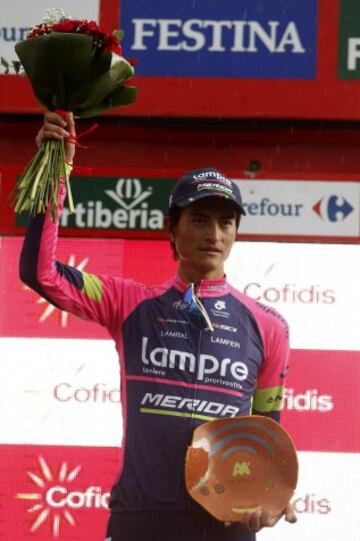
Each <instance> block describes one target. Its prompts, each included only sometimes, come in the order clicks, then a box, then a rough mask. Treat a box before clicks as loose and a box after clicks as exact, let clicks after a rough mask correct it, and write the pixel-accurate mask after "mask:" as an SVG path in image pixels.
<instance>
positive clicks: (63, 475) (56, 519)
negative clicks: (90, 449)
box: [16, 456, 81, 537]
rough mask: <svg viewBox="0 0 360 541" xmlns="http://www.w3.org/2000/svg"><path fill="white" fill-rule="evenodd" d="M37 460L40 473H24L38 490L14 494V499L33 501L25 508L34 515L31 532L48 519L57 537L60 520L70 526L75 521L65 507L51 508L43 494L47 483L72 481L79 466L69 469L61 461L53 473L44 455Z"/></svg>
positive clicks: (47, 486)
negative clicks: (56, 471)
mask: <svg viewBox="0 0 360 541" xmlns="http://www.w3.org/2000/svg"><path fill="white" fill-rule="evenodd" d="M38 462H39V466H40V471H41V474H40V475H39V474H37V473H34V472H32V471H27V472H26V473H27V475H28V477H29V478H30V479H31V481H32V482H33V483H34V485H35V486H36V487H37V488H39V489H41V490H40V491H38V492H25V493H23V492H21V493H18V494H16V499H18V500H25V501H29V502H34V503H33V504H31V507H29V508H28V510H27V512H28V513H30V514H34V515H36V516H35V517H34V519H33V521H32V524H31V527H30V532H31V533H33V532H36V530H38V529H39V528H40V526H41V525H42V524H44V523H45V522H46V521H49V523H50V527H51V531H52V535H53V537H59V535H60V527H61V521H62V520H65V521H66V522H67V523H68V524H70V525H71V526H75V525H76V522H75V519H74V517H73V516H72V514H71V513H70V511H67V510H66V509H62V510H61V511H60V510H58V509H56V510H54V509H52V508H51V507H50V506H49V504H48V503H47V502H46V498H45V495H46V492H47V490H48V489H49V488H50V487H49V485H51V484H54V483H64V482H71V481H73V480H74V479H75V478H76V477H77V476H78V474H79V473H80V470H81V466H76V467H75V468H73V469H72V470H71V471H69V466H68V464H67V462H63V463H62V464H61V466H60V469H59V472H58V474H57V475H55V473H54V472H52V471H51V469H50V467H49V466H48V464H47V462H46V460H45V459H44V457H42V456H39V457H38Z"/></svg>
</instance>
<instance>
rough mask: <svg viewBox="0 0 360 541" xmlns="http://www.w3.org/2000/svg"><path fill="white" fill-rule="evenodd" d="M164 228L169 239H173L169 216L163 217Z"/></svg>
mask: <svg viewBox="0 0 360 541" xmlns="http://www.w3.org/2000/svg"><path fill="white" fill-rule="evenodd" d="M164 229H166V231H167V232H168V234H169V239H170V240H171V241H174V230H173V228H172V227H171V222H170V218H169V216H165V218H164Z"/></svg>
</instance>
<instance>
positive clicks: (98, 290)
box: [82, 272, 102, 302]
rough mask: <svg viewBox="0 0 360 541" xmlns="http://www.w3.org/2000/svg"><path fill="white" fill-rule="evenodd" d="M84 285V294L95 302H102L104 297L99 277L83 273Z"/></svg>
mask: <svg viewBox="0 0 360 541" xmlns="http://www.w3.org/2000/svg"><path fill="white" fill-rule="evenodd" d="M82 276H83V280H84V285H83V288H82V291H83V293H85V295H87V296H88V297H90V299H93V300H94V301H98V302H100V301H101V297H102V285H101V282H100V280H99V278H98V277H97V276H94V275H93V274H88V273H87V272H82Z"/></svg>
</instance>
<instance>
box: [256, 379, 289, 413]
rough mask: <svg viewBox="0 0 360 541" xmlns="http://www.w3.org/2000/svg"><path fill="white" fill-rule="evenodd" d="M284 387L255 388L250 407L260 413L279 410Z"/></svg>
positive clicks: (281, 404)
mask: <svg viewBox="0 0 360 541" xmlns="http://www.w3.org/2000/svg"><path fill="white" fill-rule="evenodd" d="M283 401H284V387H283V386H282V385H278V386H276V387H268V388H267V389H257V390H256V391H255V394H254V400H253V403H252V408H253V409H254V410H256V411H259V412H261V413H268V412H270V411H280V410H281V409H282V408H283Z"/></svg>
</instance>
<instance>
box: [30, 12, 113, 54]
mask: <svg viewBox="0 0 360 541" xmlns="http://www.w3.org/2000/svg"><path fill="white" fill-rule="evenodd" d="M51 32H64V33H78V34H87V35H88V36H93V40H94V47H96V48H97V49H100V51H112V52H113V53H115V54H117V55H119V56H121V54H122V49H121V46H120V43H119V40H118V39H117V38H116V37H115V36H114V35H113V34H108V33H107V32H105V30H104V29H103V27H102V26H101V25H98V24H97V23H96V22H95V21H87V20H79V19H64V20H63V21H60V22H58V23H55V24H53V25H52V26H48V25H46V24H39V25H38V26H35V27H34V28H33V29H32V30H31V32H30V33H29V34H28V39H29V38H35V37H38V36H43V35H44V34H51Z"/></svg>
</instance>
